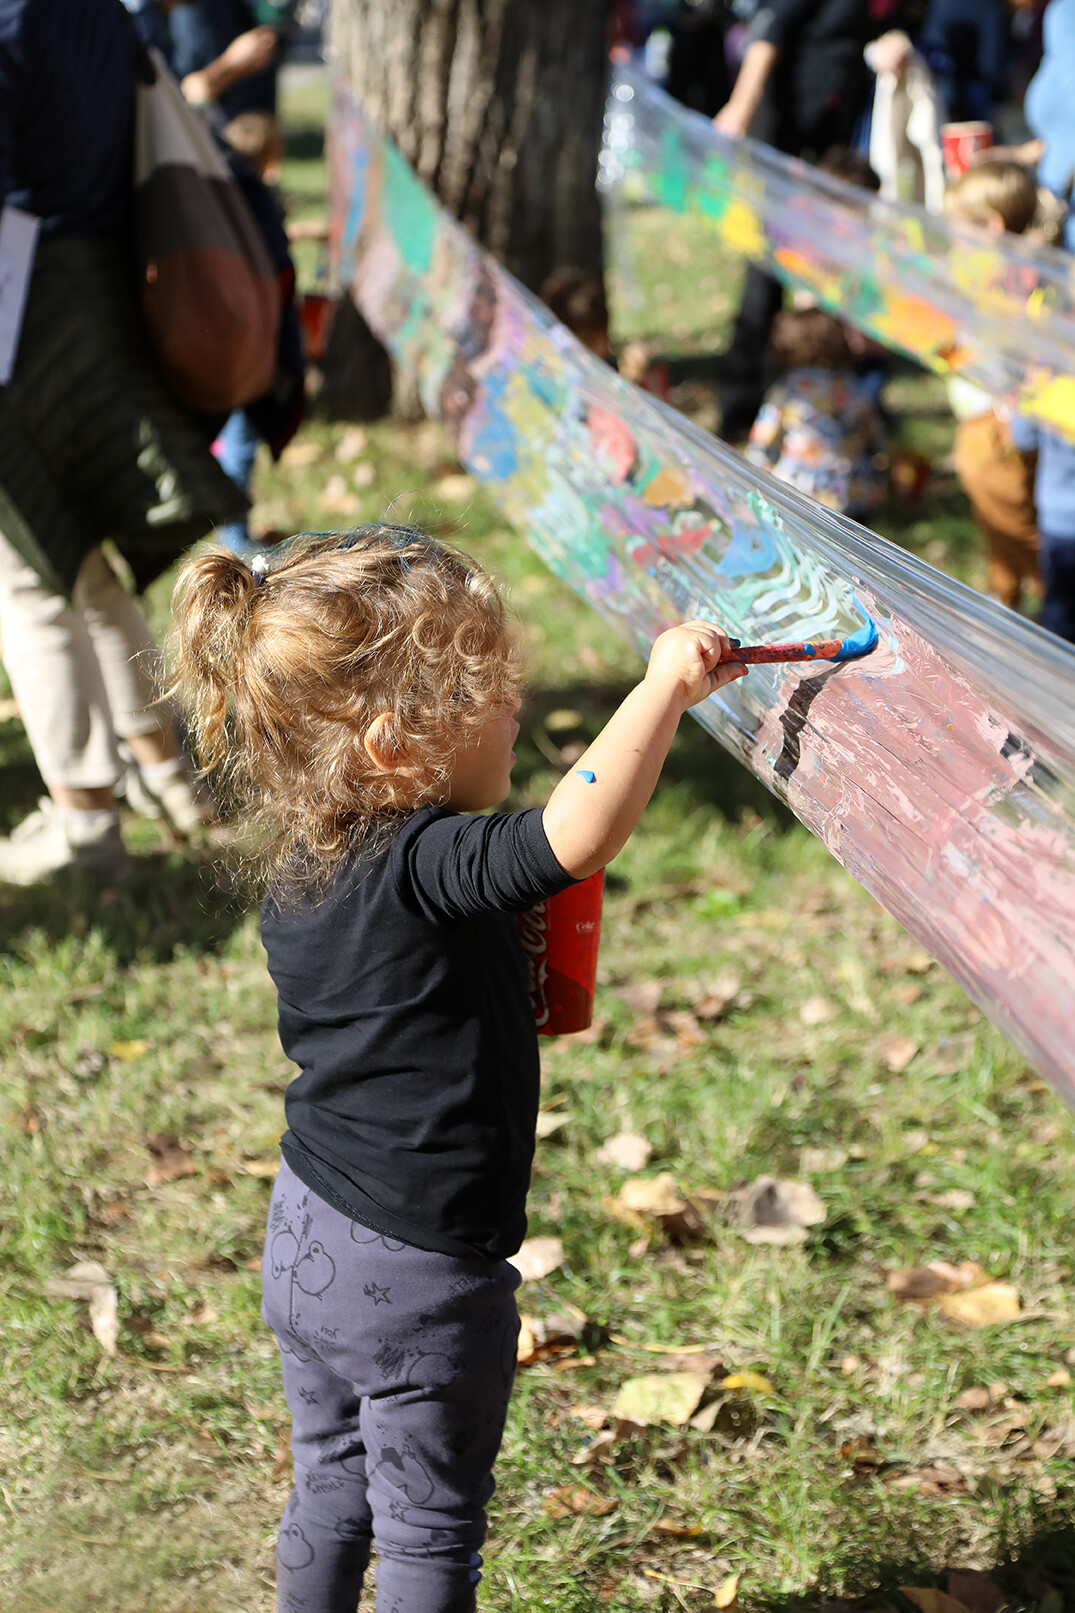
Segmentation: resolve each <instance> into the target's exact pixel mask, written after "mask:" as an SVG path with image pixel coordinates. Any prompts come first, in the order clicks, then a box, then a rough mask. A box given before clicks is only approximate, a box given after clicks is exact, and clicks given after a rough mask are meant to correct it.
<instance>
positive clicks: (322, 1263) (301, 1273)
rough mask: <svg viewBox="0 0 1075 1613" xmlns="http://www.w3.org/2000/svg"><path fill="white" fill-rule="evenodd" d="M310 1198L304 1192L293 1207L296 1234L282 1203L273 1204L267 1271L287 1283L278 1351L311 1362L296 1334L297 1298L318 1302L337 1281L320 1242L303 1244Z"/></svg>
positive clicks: (309, 1219) (307, 1231) (308, 1225)
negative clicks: (284, 1333)
mask: <svg viewBox="0 0 1075 1613" xmlns="http://www.w3.org/2000/svg"><path fill="white" fill-rule="evenodd" d="M309 1199H310V1194H309V1190H308V1189H307V1191H306V1192H304V1193H303V1195H302V1197H301V1198H300V1199H299V1201H298V1203H297V1204H296V1206H295V1210H296V1214H297V1215H298V1216H299V1217H301V1220H300V1222H299V1230H298V1232H297V1233H296V1231H295V1228H294V1224H293V1222H292V1221H291V1219H290V1218H289V1217H288V1212H287V1209H286V1207H285V1206H284V1205H283V1204H281V1203H279V1202H278V1201H274V1202H273V1205H272V1210H271V1212H270V1216H269V1270H270V1272H271V1273H272V1277H273V1280H274V1282H280V1281H281V1280H283V1279H284V1278H285V1277H286V1278H287V1283H288V1300H287V1321H288V1331H287V1342H286V1343H285V1341H284V1340H283V1339H281V1340H280V1348H281V1349H282V1350H286V1351H287V1353H288V1354H289V1355H293V1356H295V1357H296V1358H297V1359H298V1360H299V1361H309V1360H311V1359H312V1354H311V1353H310V1350H309V1345H308V1344H307V1343H306V1340H304V1339H303V1337H302V1335H301V1334H300V1332H299V1324H298V1320H297V1318H296V1316H295V1305H296V1300H297V1296H298V1295H299V1294H304V1295H305V1296H306V1297H307V1299H318V1300H319V1299H320V1298H321V1297H322V1295H323V1294H325V1293H326V1292H327V1291H328V1289H330V1288H331V1287H332V1284H333V1283H334V1282H335V1280H336V1262H335V1261H334V1260H333V1258H332V1256H331V1255H330V1254H329V1252H328V1250H327V1249H326V1248H325V1246H324V1244H323V1243H322V1242H321V1240H320V1239H319V1238H312V1239H310V1241H309V1242H308V1243H307V1242H306V1240H307V1239H308V1238H309V1236H310V1229H311V1227H312V1225H313V1217H312V1216H311V1214H310V1212H309V1209H308V1207H307V1206H308V1204H309ZM304 1245H305V1247H304Z"/></svg>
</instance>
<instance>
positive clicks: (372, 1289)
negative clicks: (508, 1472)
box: [262, 1164, 519, 1613]
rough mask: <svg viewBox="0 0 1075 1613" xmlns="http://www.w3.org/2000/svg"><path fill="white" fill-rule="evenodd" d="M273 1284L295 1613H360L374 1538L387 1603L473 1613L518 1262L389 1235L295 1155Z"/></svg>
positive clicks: (268, 1296) (510, 1348) (286, 1611)
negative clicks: (352, 1209) (359, 1218)
mask: <svg viewBox="0 0 1075 1613" xmlns="http://www.w3.org/2000/svg"><path fill="white" fill-rule="evenodd" d="M262 1282H263V1293H264V1298H263V1300H262V1315H263V1316H264V1318H265V1320H266V1322H267V1323H268V1324H269V1326H270V1327H271V1328H272V1330H273V1332H274V1333H275V1335H276V1341H277V1343H278V1344H279V1346H280V1353H281V1359H282V1364H283V1375H284V1393H285V1394H286V1396H287V1403H288V1406H289V1407H290V1410H291V1417H292V1433H291V1449H292V1454H293V1456H294V1461H295V1484H294V1488H293V1490H292V1492H291V1499H290V1501H289V1502H288V1504H287V1510H286V1511H285V1513H284V1517H283V1520H282V1522H281V1525H280V1535H279V1541H278V1544H277V1606H278V1608H279V1610H280V1613H355V1609H356V1606H357V1604H358V1598H359V1593H360V1591H361V1588H362V1576H363V1573H364V1571H365V1569H366V1565H367V1563H368V1561H369V1555H370V1547H371V1545H376V1547H377V1552H378V1557H379V1565H378V1570H377V1608H378V1613H469V1610H470V1609H472V1608H474V1607H475V1605H476V1602H475V1587H476V1585H477V1582H478V1579H479V1569H480V1566H481V1556H480V1549H481V1545H482V1542H483V1540H484V1538H485V1505H486V1502H487V1501H488V1500H489V1497H490V1496H491V1495H492V1493H493V1477H492V1469H493V1463H494V1461H495V1460H496V1454H497V1451H498V1449H499V1447H500V1440H501V1436H502V1434H503V1431H504V1419H505V1417H506V1415H507V1408H508V1400H509V1398H510V1396H511V1385H512V1379H513V1377H514V1373H515V1351H516V1339H517V1336H518V1330H519V1317H518V1312H517V1310H516V1307H515V1289H516V1288H517V1286H518V1282H519V1278H518V1274H517V1273H516V1271H515V1269H514V1267H512V1266H509V1265H508V1264H507V1262H506V1261H494V1260H480V1259H473V1260H470V1259H459V1258H456V1257H455V1256H452V1255H442V1254H430V1253H428V1252H426V1251H425V1250H422V1249H415V1248H412V1247H411V1246H410V1245H409V1244H403V1243H398V1242H396V1241H395V1240H394V1239H391V1238H384V1237H382V1236H381V1235H380V1234H379V1233H376V1232H371V1231H369V1229H368V1228H366V1227H363V1226H360V1225H359V1224H358V1222H356V1221H351V1220H350V1219H349V1218H348V1217H347V1216H346V1215H343V1214H342V1213H341V1212H340V1211H339V1210H336V1209H333V1207H332V1206H331V1205H330V1204H327V1203H326V1202H325V1201H324V1200H323V1199H321V1198H319V1197H318V1196H317V1194H316V1193H313V1192H311V1190H310V1189H309V1188H308V1187H306V1186H305V1185H304V1184H303V1183H302V1182H300V1181H299V1179H298V1177H297V1176H296V1175H295V1174H294V1172H293V1171H291V1170H290V1169H289V1167H288V1166H287V1165H286V1164H284V1165H283V1166H282V1167H281V1170H280V1174H279V1176H278V1177H277V1179H276V1185H275V1187H274V1189H273V1195H272V1202H271V1204H270V1207H269V1225H268V1232H267V1235H266V1239H265V1256H264V1260H263V1262H262Z"/></svg>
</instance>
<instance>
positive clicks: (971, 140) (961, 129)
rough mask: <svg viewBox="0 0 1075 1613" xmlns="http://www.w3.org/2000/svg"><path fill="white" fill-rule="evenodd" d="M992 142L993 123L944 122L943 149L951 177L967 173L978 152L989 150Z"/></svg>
mask: <svg viewBox="0 0 1075 1613" xmlns="http://www.w3.org/2000/svg"><path fill="white" fill-rule="evenodd" d="M992 144H993V125H992V124H991V123H985V122H983V121H974V122H971V123H942V124H941V150H942V152H943V153H944V166H945V170H946V172H947V174H948V177H949V179H958V178H959V176H960V174H965V173H966V171H967V169H968V168H969V167H970V165H971V160H972V158H973V157H974V156H975V155H976V153H977V152H979V151H988V150H989V147H990V146H991V145H992Z"/></svg>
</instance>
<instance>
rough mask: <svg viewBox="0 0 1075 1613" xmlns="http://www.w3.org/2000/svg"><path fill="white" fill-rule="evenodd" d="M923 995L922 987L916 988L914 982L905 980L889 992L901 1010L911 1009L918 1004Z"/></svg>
mask: <svg viewBox="0 0 1075 1613" xmlns="http://www.w3.org/2000/svg"><path fill="white" fill-rule="evenodd" d="M921 995H922V987H921V986H916V985H915V983H914V981H913V980H905V981H903V982H902V983H901V984H900V985H898V986H893V987H892V990H891V991H890V992H889V996H890V997H891V998H892V1001H893V1002H894V1003H899V1005H900V1006H901V1008H910V1006H911V1004H912V1003H916V1002H917V1001H918V999H919V997H921Z"/></svg>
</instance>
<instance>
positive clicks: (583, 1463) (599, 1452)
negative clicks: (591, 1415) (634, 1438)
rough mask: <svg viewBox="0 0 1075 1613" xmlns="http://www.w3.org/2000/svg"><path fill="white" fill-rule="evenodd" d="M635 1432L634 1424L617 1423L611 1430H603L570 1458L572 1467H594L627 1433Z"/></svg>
mask: <svg viewBox="0 0 1075 1613" xmlns="http://www.w3.org/2000/svg"><path fill="white" fill-rule="evenodd" d="M634 1431H635V1425H634V1423H617V1424H616V1425H615V1427H613V1428H605V1429H603V1430H602V1431H601V1433H600V1434H598V1435H597V1437H596V1439H592V1440H591V1441H590V1443H589V1444H588V1445H587V1446H586V1447H585V1449H584V1450H581V1451H578V1452H576V1454H575V1455H574V1456H573V1457H572V1458H571V1466H572V1467H596V1466H597V1464H598V1462H601V1461H603V1460H604V1458H605V1457H606V1456H609V1455H610V1454H611V1452H612V1451H613V1449H614V1448H615V1446H616V1445H617V1444H618V1442H619V1441H620V1440H621V1439H625V1438H626V1437H627V1435H628V1433H633V1432H634Z"/></svg>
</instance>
